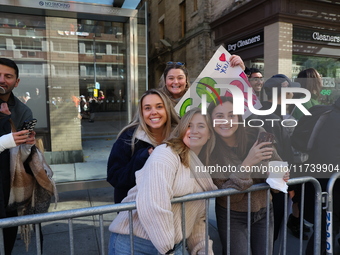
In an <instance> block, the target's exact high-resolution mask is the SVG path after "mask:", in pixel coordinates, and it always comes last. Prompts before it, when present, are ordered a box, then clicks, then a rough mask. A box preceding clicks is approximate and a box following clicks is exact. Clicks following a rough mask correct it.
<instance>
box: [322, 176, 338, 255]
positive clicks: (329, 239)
mask: <svg viewBox="0 0 340 255" xmlns="http://www.w3.org/2000/svg"><path fill="white" fill-rule="evenodd" d="M339 176H340V172H339V173H334V174H332V176H331V177H330V179H329V180H328V183H327V193H326V194H327V199H326V205H325V207H324V208H323V209H325V210H326V226H325V227H326V252H327V254H333V250H334V247H333V246H334V236H333V228H334V227H333V202H334V199H333V188H334V185H335V182H336V181H337V179H338V178H339Z"/></svg>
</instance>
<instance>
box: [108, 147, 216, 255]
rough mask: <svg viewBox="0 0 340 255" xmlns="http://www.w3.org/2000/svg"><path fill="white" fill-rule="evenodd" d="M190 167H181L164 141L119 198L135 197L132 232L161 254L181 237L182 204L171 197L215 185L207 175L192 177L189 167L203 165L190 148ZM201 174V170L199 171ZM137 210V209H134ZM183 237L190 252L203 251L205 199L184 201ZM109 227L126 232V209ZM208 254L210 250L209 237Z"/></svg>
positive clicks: (117, 231) (132, 199)
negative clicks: (173, 202)
mask: <svg viewBox="0 0 340 255" xmlns="http://www.w3.org/2000/svg"><path fill="white" fill-rule="evenodd" d="M190 159H191V165H190V168H191V169H192V170H190V168H187V167H184V166H183V164H181V162H180V158H179V156H178V155H177V154H175V153H174V152H173V151H172V149H171V148H170V147H167V146H166V145H165V144H163V145H160V146H157V147H156V148H155V150H154V151H153V152H152V154H151V156H150V157H149V159H148V160H147V161H146V163H145V165H144V167H143V168H142V169H141V170H139V171H137V172H136V186H135V187H133V188H132V189H131V190H130V191H129V193H128V196H127V197H126V198H125V199H124V200H123V201H122V203H124V202H130V201H136V204H137V211H136V210H134V211H133V228H134V229H133V233H134V235H135V236H138V237H141V238H144V239H148V240H151V242H152V243H153V245H154V246H155V247H156V248H157V250H158V251H159V252H160V253H161V254H164V253H166V252H167V251H168V250H171V249H172V248H173V247H174V245H175V244H177V243H179V242H180V241H181V240H182V227H181V204H178V203H176V204H173V205H171V203H170V200H171V199H172V198H174V197H180V196H184V195H187V194H191V193H196V192H203V191H208V190H214V189H217V187H216V186H215V185H214V184H213V182H212V180H211V178H210V176H209V175H208V174H204V175H205V176H203V177H202V176H200V177H199V178H195V176H193V174H192V173H191V171H193V169H195V167H194V166H195V165H202V163H201V162H200V160H199V159H198V157H197V156H196V155H195V153H193V152H192V151H190ZM200 175H201V174H200ZM137 212H138V213H137ZM185 215H186V217H185V220H186V238H187V244H188V248H189V251H190V253H191V254H205V201H204V200H198V201H191V202H187V203H186V204H185ZM109 230H110V231H111V232H115V233H120V234H129V216H128V212H126V211H125V212H120V213H119V214H118V216H117V217H116V218H115V219H114V221H113V222H112V223H111V225H110V227H109ZM209 254H213V251H212V241H209Z"/></svg>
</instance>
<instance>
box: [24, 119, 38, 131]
mask: <svg viewBox="0 0 340 255" xmlns="http://www.w3.org/2000/svg"><path fill="white" fill-rule="evenodd" d="M36 124H37V119H31V120H25V121H24V124H23V125H22V127H21V130H29V131H33V128H34V127H35V125H36Z"/></svg>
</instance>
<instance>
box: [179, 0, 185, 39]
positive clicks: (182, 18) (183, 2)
mask: <svg viewBox="0 0 340 255" xmlns="http://www.w3.org/2000/svg"><path fill="white" fill-rule="evenodd" d="M179 8H180V15H181V16H180V20H181V37H184V36H185V32H186V15H185V13H186V11H185V8H186V6H185V1H182V2H181V3H180V5H179Z"/></svg>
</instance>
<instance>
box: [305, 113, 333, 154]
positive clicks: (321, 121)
mask: <svg viewBox="0 0 340 255" xmlns="http://www.w3.org/2000/svg"><path fill="white" fill-rule="evenodd" d="M331 111H332V109H330V110H328V111H325V112H324V113H323V114H322V115H321V116H320V117H319V119H318V121H317V122H316V123H315V126H314V128H313V131H312V133H311V135H310V138H309V140H308V144H307V151H311V149H312V147H313V144H314V141H315V138H316V136H317V135H318V134H319V131H320V130H321V128H322V126H323V124H324V123H325V121H326V120H327V118H328V116H329V113H330V112H331Z"/></svg>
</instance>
